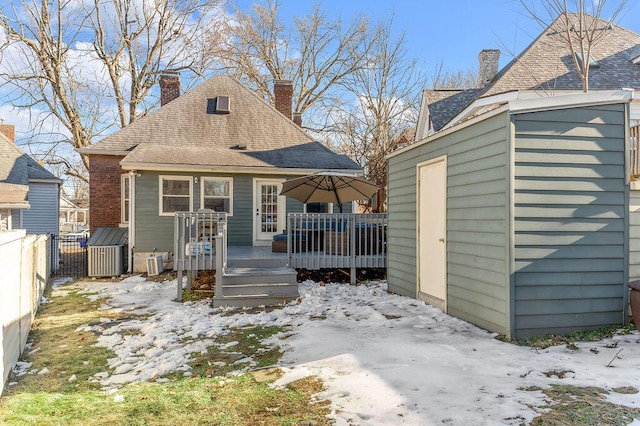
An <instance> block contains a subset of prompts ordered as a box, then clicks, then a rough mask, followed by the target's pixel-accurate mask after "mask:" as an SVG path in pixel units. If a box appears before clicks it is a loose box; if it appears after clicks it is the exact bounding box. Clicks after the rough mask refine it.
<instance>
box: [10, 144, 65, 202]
mask: <svg viewBox="0 0 640 426" xmlns="http://www.w3.org/2000/svg"><path fill="white" fill-rule="evenodd" d="M29 179H50V180H55V181H59V179H58V178H57V177H56V176H54V175H53V174H51V173H50V172H49V171H48V170H46V169H45V168H44V167H42V166H41V165H40V164H38V163H37V162H36V161H35V160H34V159H33V158H31V157H29V156H28V155H27V154H25V153H24V152H22V150H21V149H20V148H18V147H17V146H16V144H15V143H14V142H12V141H10V140H9V139H7V138H6V137H5V136H4V135H2V134H0V204H5V205H6V204H16V205H20V204H23V205H26V203H27V198H28V192H29Z"/></svg>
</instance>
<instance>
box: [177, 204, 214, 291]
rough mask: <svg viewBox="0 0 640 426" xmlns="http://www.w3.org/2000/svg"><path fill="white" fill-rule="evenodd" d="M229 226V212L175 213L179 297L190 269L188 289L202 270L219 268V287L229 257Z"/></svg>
mask: <svg viewBox="0 0 640 426" xmlns="http://www.w3.org/2000/svg"><path fill="white" fill-rule="evenodd" d="M226 225H227V214H226V213H215V212H176V213H175V216H174V231H173V237H174V248H173V269H174V270H175V271H176V272H177V275H178V289H177V300H181V299H182V273H183V272H187V288H191V280H192V279H193V278H194V277H195V275H196V274H197V273H198V271H213V270H216V271H219V272H220V274H219V275H217V277H216V286H218V284H220V283H222V279H221V272H222V269H223V268H224V267H226V259H227V244H226V241H227V226H226ZM216 290H218V288H217V287H216ZM216 294H221V292H220V293H216Z"/></svg>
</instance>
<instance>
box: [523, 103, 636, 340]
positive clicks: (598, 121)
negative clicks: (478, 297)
mask: <svg viewBox="0 0 640 426" xmlns="http://www.w3.org/2000/svg"><path fill="white" fill-rule="evenodd" d="M513 120H514V123H515V129H516V130H515V131H516V139H515V183H514V185H515V194H514V202H515V205H514V232H515V236H514V241H515V259H514V273H515V278H514V280H515V309H514V313H515V317H514V322H515V335H516V336H517V337H529V336H535V335H541V334H547V333H563V332H568V331H572V330H576V329H586V328H593V327H597V326H602V325H607V324H621V323H622V322H623V313H624V304H625V300H626V299H625V296H624V292H625V287H626V286H625V283H626V281H627V277H628V273H627V252H628V246H627V235H628V223H627V222H626V220H627V219H626V218H627V214H626V213H627V212H628V209H629V204H628V202H629V201H628V200H629V198H628V197H629V190H628V185H627V184H626V176H627V173H626V169H625V158H626V150H625V122H626V110H625V104H616V105H604V106H594V107H582V108H571V109H564V110H555V111H545V112H535V113H527V114H518V115H515V116H514V118H513Z"/></svg>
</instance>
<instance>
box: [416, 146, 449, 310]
mask: <svg viewBox="0 0 640 426" xmlns="http://www.w3.org/2000/svg"><path fill="white" fill-rule="evenodd" d="M417 187H418V200H417V201H418V224H417V225H418V256H417V264H418V298H419V299H421V300H424V301H425V302H427V303H430V304H432V305H434V306H437V307H439V308H441V309H443V310H444V311H446V307H447V244H446V241H445V238H446V235H447V161H446V157H440V158H437V159H435V160H433V161H430V162H427V163H423V164H419V165H418V186H417Z"/></svg>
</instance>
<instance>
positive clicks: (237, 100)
mask: <svg viewBox="0 0 640 426" xmlns="http://www.w3.org/2000/svg"><path fill="white" fill-rule="evenodd" d="M217 96H228V97H229V99H230V112H229V113H225V114H222V113H207V109H208V104H209V102H211V101H210V100H215V99H216V97H217ZM79 151H81V152H83V153H87V154H100V153H105V154H120V155H126V157H125V158H124V159H123V160H122V162H121V164H122V166H123V168H125V169H127V168H129V169H132V168H140V165H142V164H144V165H145V166H147V167H153V166H154V165H155V166H158V167H165V166H176V167H180V166H210V167H216V166H229V167H277V168H301V169H343V170H344V169H350V170H361V167H360V166H359V165H357V164H356V163H355V162H353V161H352V160H351V159H349V158H348V157H346V156H344V155H338V154H336V153H334V152H333V151H331V150H329V149H328V148H326V147H325V146H324V145H323V144H321V143H320V142H317V141H314V140H313V139H312V138H311V137H310V136H309V135H307V134H306V133H305V132H304V131H303V130H302V129H301V128H300V127H298V126H297V125H296V124H295V123H293V122H292V121H291V120H290V119H288V118H287V117H285V116H284V115H282V114H281V113H280V112H278V111H277V110H276V109H275V108H273V107H271V106H269V105H267V104H266V103H264V101H262V99H260V98H259V97H258V96H257V95H256V94H254V93H253V92H252V91H250V90H248V89H246V88H245V87H243V86H242V85H241V84H240V83H238V82H237V81H236V80H234V79H233V78H231V77H228V76H216V77H213V78H211V79H209V80H207V81H206V82H204V83H203V84H201V85H200V86H198V87H196V88H195V89H193V90H191V91H189V92H187V93H185V94H184V95H182V96H179V97H178V98H176V99H174V100H173V101H171V102H169V103H167V104H166V105H164V106H163V107H162V108H160V109H158V110H157V111H155V112H153V113H152V114H149V115H148V116H146V117H143V118H140V119H138V120H136V121H135V122H133V123H131V124H129V125H128V126H126V127H125V128H123V129H122V130H120V131H118V132H116V133H114V134H112V135H110V136H108V137H106V138H105V139H103V140H101V141H100V142H98V143H96V144H95V145H94V146H92V147H90V148H85V149H83V150H79Z"/></svg>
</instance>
